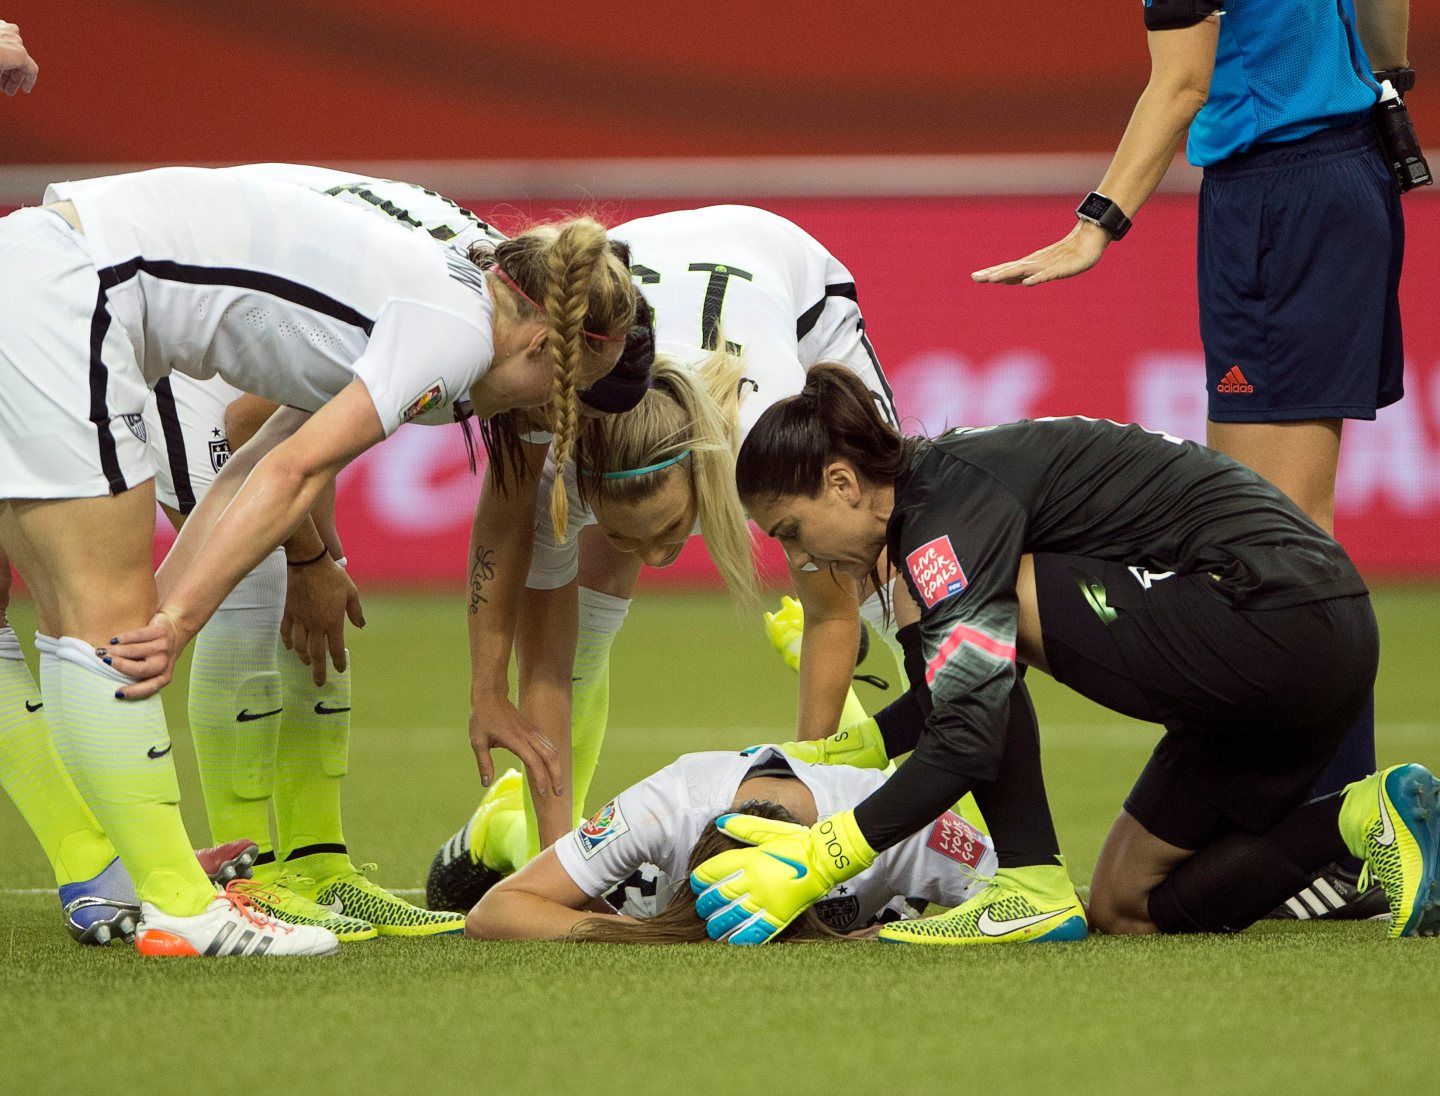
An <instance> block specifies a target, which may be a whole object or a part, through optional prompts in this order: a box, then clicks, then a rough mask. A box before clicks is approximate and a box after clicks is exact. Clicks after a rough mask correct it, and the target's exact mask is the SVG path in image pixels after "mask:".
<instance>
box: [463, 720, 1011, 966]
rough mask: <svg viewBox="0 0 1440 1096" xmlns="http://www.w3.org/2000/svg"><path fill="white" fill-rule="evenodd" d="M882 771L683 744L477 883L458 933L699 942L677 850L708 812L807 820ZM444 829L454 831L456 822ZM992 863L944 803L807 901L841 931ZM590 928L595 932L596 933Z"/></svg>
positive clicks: (983, 873) (703, 829)
mask: <svg viewBox="0 0 1440 1096" xmlns="http://www.w3.org/2000/svg"><path fill="white" fill-rule="evenodd" d="M884 782H885V777H884V775H883V774H881V773H879V772H876V771H875V770H873V769H856V768H851V767H850V766H848V765H810V764H806V763H805V762H803V761H797V760H796V759H794V758H792V757H787V756H786V755H785V754H784V753H782V752H781V751H780V750H779V749H778V748H776V747H773V746H763V747H760V748H759V749H754V750H747V751H745V752H744V753H718V752H717V753H693V754H686V755H685V756H683V757H681V758H680V759H679V760H678V761H676V762H674V763H673V764H671V765H667V766H666V767H665V768H663V769H661V770H660V771H659V772H658V773H655V774H654V775H653V776H650V777H647V778H646V779H645V780H642V781H640V783H638V784H635V785H633V786H632V787H630V788H627V789H626V790H625V791H623V792H621V793H620V794H619V795H618V796H616V797H615V798H614V799H612V800H611V801H610V802H609V803H607V804H605V806H603V807H601V808H600V810H599V811H598V812H596V814H595V815H594V817H592V818H590V819H589V820H588V821H586V822H583V823H581V824H580V825H579V826H577V827H576V828H575V829H574V831H572V832H571V833H569V834H567V835H566V836H565V837H562V838H561V839H560V840H559V841H557V842H556V843H555V844H554V845H552V846H550V847H549V848H548V849H546V850H545V851H544V852H542V853H541V854H540V855H539V856H537V857H536V858H535V859H534V860H531V861H530V862H529V863H528V864H526V865H525V867H523V868H522V869H520V870H519V871H518V872H516V873H515V874H514V875H511V876H510V877H509V878H507V879H505V880H504V881H503V882H501V883H498V884H497V885H495V886H494V887H493V888H492V889H490V890H488V891H487V892H486V893H485V894H484V896H483V897H482V898H481V899H480V901H479V903H478V904H477V905H476V906H475V907H474V909H473V910H471V912H470V915H469V918H468V919H467V921H466V935H467V936H472V937H477V938H479V939H486V940H554V939H564V938H567V937H569V938H584V937H585V936H587V935H589V936H592V937H595V938H600V937H603V938H604V939H605V940H607V941H623V940H632V941H633V942H635V943H647V942H649V943H658V942H667V941H674V940H679V939H688V940H692V941H703V940H705V939H707V937H706V935H705V926H704V923H703V922H702V921H701V920H700V918H699V916H698V915H696V913H695V899H694V895H693V894H692V893H691V891H690V867H691V865H690V861H691V859H692V851H693V850H694V849H695V848H696V846H697V843H699V842H700V841H701V840H702V839H704V838H706V837H707V835H711V834H714V833H715V832H716V830H715V826H714V821H715V818H716V816H717V815H721V814H724V813H726V812H728V811H733V810H737V809H738V810H741V811H747V812H748V813H763V814H766V815H767V816H768V817H778V818H781V819H782V820H786V821H798V822H800V823H801V824H804V825H813V824H814V823H815V821H816V820H817V819H818V818H824V817H828V815H827V812H828V811H831V810H843V809H845V808H846V806H847V805H849V804H850V803H853V802H859V801H860V800H862V799H864V798H865V797H866V796H868V795H869V794H870V793H871V792H873V791H874V790H875V789H876V788H877V787H879V786H880V785H881V784H883V783H884ZM757 802H758V803H762V804H774V805H778V806H779V807H781V808H784V810H785V811H786V812H788V816H787V815H784V814H775V813H773V812H770V811H764V810H760V811H756V810H754V809H753V804H755V803H757ZM454 840H455V841H458V842H462V843H463V842H464V841H465V834H464V831H461V833H459V834H457V835H456V837H455V839H454ZM995 867H996V860H995V852H994V849H993V848H992V846H991V844H990V839H989V838H988V837H987V836H985V835H984V834H982V833H981V832H980V831H979V830H977V829H976V828H975V827H973V826H972V825H971V824H970V823H969V822H967V821H965V819H963V818H961V817H960V816H959V815H958V814H955V813H953V812H946V813H945V814H943V815H941V816H940V817H939V818H938V819H937V820H936V821H935V822H934V823H932V824H931V825H930V826H927V827H925V828H924V829H922V830H920V831H919V832H918V833H916V834H914V835H913V836H911V837H910V838H908V839H907V840H906V841H904V842H902V843H900V844H899V845H896V846H895V847H893V848H892V849H890V850H888V851H887V852H886V853H885V854H883V855H881V856H880V857H879V858H878V859H877V860H876V861H875V863H874V865H872V866H871V867H870V869H869V870H867V871H865V872H863V873H862V874H860V875H857V876H856V877H855V878H853V879H851V880H850V881H849V882H848V883H847V884H845V885H844V886H841V887H837V888H836V889H835V890H834V891H832V892H831V893H830V894H829V895H827V896H826V897H825V898H823V899H822V900H821V901H820V902H819V903H817V905H816V907H815V908H816V911H817V913H818V915H819V918H820V920H821V921H822V922H823V924H824V925H825V926H827V927H828V928H829V929H830V930H833V931H834V932H839V933H847V932H852V931H855V930H857V929H863V928H865V927H867V926H869V925H871V924H874V923H876V922H877V921H882V920H891V919H894V918H895V917H896V916H898V915H899V914H900V912H901V911H902V910H903V909H904V907H905V906H906V905H912V904H918V906H919V908H920V909H921V910H923V908H924V905H925V903H927V902H933V903H936V904H938V905H942V906H956V905H959V904H960V903H961V902H964V901H965V900H966V899H967V898H969V897H970V896H971V895H972V894H975V893H978V892H979V891H980V890H982V889H983V888H984V886H985V885H986V883H987V882H988V881H989V880H990V879H991V878H992V877H993V876H994V874H995ZM675 907H679V909H678V910H676V909H675ZM677 913H678V917H677ZM657 916H658V917H661V918H662V919H663V921H664V922H666V923H667V924H669V925H672V926H673V925H674V924H675V922H676V921H678V922H679V925H680V926H686V925H688V926H689V930H690V931H689V932H688V935H686V934H685V932H684V930H683V928H682V930H681V932H679V933H676V934H673V935H667V936H659V935H656V934H655V933H653V932H647V931H646V926H645V921H646V920H648V919H652V918H656V917H657ZM636 920H638V921H639V922H640V923H639V924H633V922H635V921H636ZM577 926H582V927H581V928H580V929H579V930H577V928H576V927H577ZM601 926H604V929H605V930H606V931H602V932H596V931H595V930H596V929H598V928H600V927H601ZM622 926H623V927H622ZM587 930H589V931H587ZM617 930H618V931H617Z"/></svg>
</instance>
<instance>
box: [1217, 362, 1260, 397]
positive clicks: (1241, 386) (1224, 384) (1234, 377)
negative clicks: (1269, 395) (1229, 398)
mask: <svg viewBox="0 0 1440 1096" xmlns="http://www.w3.org/2000/svg"><path fill="white" fill-rule="evenodd" d="M1215 391H1217V392H1246V393H1248V392H1254V391H1255V386H1254V385H1253V384H1251V383H1250V382H1249V381H1247V380H1246V379H1245V374H1244V373H1242V372H1240V367H1239V366H1238V365H1232V366H1231V367H1230V372H1228V373H1226V374H1225V376H1223V377H1222V378H1220V383H1219V384H1217V385H1216V386H1215Z"/></svg>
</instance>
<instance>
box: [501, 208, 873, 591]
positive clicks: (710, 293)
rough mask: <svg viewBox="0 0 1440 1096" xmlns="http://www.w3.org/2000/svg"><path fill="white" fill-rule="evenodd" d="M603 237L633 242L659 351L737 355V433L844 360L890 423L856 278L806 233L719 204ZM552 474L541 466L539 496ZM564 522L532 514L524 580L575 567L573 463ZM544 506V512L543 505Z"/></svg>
mask: <svg viewBox="0 0 1440 1096" xmlns="http://www.w3.org/2000/svg"><path fill="white" fill-rule="evenodd" d="M610 235H611V236H612V237H613V238H614V239H616V240H621V241H623V242H625V243H627V244H629V245H630V263H631V265H630V270H631V273H632V274H633V275H634V277H635V281H636V284H638V285H639V287H640V289H641V291H642V292H643V293H644V294H645V298H646V300H648V301H649V302H650V304H651V305H652V306H654V309H655V336H656V346H655V348H656V350H657V351H659V352H661V353H667V354H671V355H674V356H675V357H677V358H679V359H681V360H682V361H685V362H689V363H692V364H696V363H699V362H700V361H703V360H704V358H705V356H706V354H707V352H708V351H707V348H711V349H713V348H716V347H718V346H719V342H718V340H719V339H720V338H724V340H725V342H726V344H727V345H728V346H729V348H730V349H731V350H732V351H733V352H735V353H737V354H738V355H739V356H740V358H741V360H742V361H743V362H744V366H745V370H744V378H743V379H742V380H741V382H740V440H741V441H742V442H743V441H744V439H745V438H746V437H747V436H748V435H749V433H750V429H751V427H753V426H754V425H755V423H756V421H757V420H758V419H759V418H760V416H761V415H762V414H764V412H765V410H766V409H767V408H769V407H772V406H773V405H774V404H776V403H778V402H779V401H780V400H782V399H784V398H785V397H787V396H793V395H796V394H797V393H798V392H799V391H800V390H801V389H802V388H803V387H804V386H805V377H806V374H807V373H808V372H809V371H810V369H812V368H813V367H814V366H816V365H819V364H820V363H822V362H834V363H837V364H840V365H845V366H848V367H849V368H850V369H852V370H854V371H855V373H856V374H857V375H858V376H859V377H860V379H861V380H863V381H864V382H865V385H866V387H868V388H869V389H870V390H871V391H872V392H874V393H875V395H876V397H877V398H878V404H879V406H880V408H881V410H882V413H883V414H885V416H886V417H887V418H888V419H889V420H890V421H891V422H892V423H896V424H897V425H898V422H899V419H898V417H897V416H896V413H895V404H894V399H893V397H892V395H891V392H890V386H889V383H888V382H887V381H886V380H885V374H884V373H883V372H882V371H881V369H880V362H879V359H878V358H877V357H876V356H875V350H874V348H873V347H872V346H871V345H870V340H869V338H868V337H867V336H866V334H865V320H864V318H863V317H862V316H861V314H860V306H859V303H858V301H857V294H856V290H855V279H854V278H853V277H852V276H851V274H850V272H849V271H848V270H846V269H845V267H844V265H843V264H841V262H840V261H839V260H838V259H836V258H835V256H833V255H831V254H830V252H828V251H827V250H825V248H824V247H823V246H821V244H820V243H819V241H817V240H816V239H815V238H814V237H813V236H811V235H810V234H809V233H807V232H805V231H804V230H803V229H802V228H800V227H799V226H798V225H795V224H792V223H791V222H789V221H787V220H786V219H785V218H784V217H781V216H779V215H777V214H774V213H770V212H768V211H767V210H763V209H756V208H754V207H752V206H740V205H718V206H704V207H702V208H700V209H685V210H678V211H676V212H673V213H660V214H656V215H655V216H653V217H641V218H639V219H638V220H634V221H627V222H625V223H624V224H621V225H617V226H616V227H615V228H613V229H611V230H610ZM553 475H554V468H553V464H552V465H551V466H550V467H547V469H546V477H545V480H544V481H543V482H542V483H541V485H540V492H541V493H540V497H541V498H545V497H546V496H547V495H548V491H549V482H550V479H551V478H552V477H553ZM566 479H567V481H568V484H567V485H568V486H569V488H570V515H571V518H570V529H569V530H568V535H567V536H566V539H565V543H563V544H558V543H556V537H555V535H554V532H553V530H551V528H550V517H549V514H548V512H542V513H540V514H539V515H538V519H539V520H538V524H537V526H536V536H535V548H534V552H533V554H532V559H531V567H530V575H529V579H528V581H527V584H528V585H529V586H530V587H532V588H534V589H542V590H547V589H555V588H558V587H560V586H564V585H566V584H567V583H569V582H570V581H571V580H572V579H574V577H575V575H576V573H577V571H578V567H579V546H578V542H577V541H576V534H577V533H578V532H579V531H580V529H581V528H583V527H584V526H585V525H586V524H589V523H591V522H593V521H594V518H593V517H592V516H591V515H590V514H589V513H588V512H587V511H586V509H585V507H584V506H583V505H582V504H581V502H580V498H579V494H578V492H577V491H576V490H575V486H574V470H573V468H571V469H567V470H566ZM542 510H543V508H542Z"/></svg>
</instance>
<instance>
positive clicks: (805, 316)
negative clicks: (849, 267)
mask: <svg viewBox="0 0 1440 1096" xmlns="http://www.w3.org/2000/svg"><path fill="white" fill-rule="evenodd" d="M830 297H845V298H847V299H849V300H852V301H854V302H855V303H856V304H859V303H860V298H859V296H858V295H857V294H856V292H855V283H854V282H840V283H838V284H836V285H827V286H826V287H825V296H824V297H821V298H820V299H819V300H818V301H816V302H815V303H814V304H812V305H811V306H810V307H809V308H807V309H806V310H805V311H804V312H802V313H801V314H800V318H799V319H798V320H796V321H795V339H796V341H797V342H798V341H799V340H800V339H803V338H804V337H805V336H806V335H808V334H810V332H812V331H814V330H815V325H816V324H817V323H819V322H820V314H821V313H822V312H824V311H825V302H826V300H827V299H829V298H830Z"/></svg>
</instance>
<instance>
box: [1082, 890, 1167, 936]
mask: <svg viewBox="0 0 1440 1096" xmlns="http://www.w3.org/2000/svg"><path fill="white" fill-rule="evenodd" d="M1147 898H1148V895H1144V894H1139V895H1136V894H1134V893H1129V894H1122V893H1116V892H1115V891H1111V890H1102V891H1100V892H1098V893H1097V892H1096V891H1095V889H1094V888H1092V889H1091V891H1090V906H1089V909H1088V910H1087V914H1088V916H1089V918H1090V927H1091V928H1092V929H1094V930H1095V931H1096V932H1102V933H1104V934H1106V935H1107V936H1148V935H1151V934H1153V933H1155V932H1158V931H1160V930H1159V929H1158V927H1157V926H1156V925H1155V922H1153V921H1151V920H1150V914H1149V912H1148V908H1147V907H1148V903H1147Z"/></svg>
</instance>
